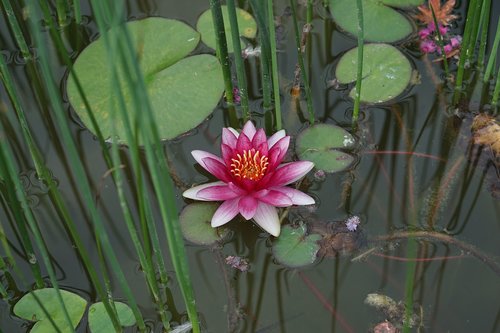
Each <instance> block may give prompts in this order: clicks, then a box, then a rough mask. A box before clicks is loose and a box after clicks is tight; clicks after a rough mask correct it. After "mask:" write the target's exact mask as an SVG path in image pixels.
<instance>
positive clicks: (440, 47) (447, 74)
mask: <svg viewBox="0 0 500 333" xmlns="http://www.w3.org/2000/svg"><path fill="white" fill-rule="evenodd" d="M429 7H430V8H431V12H432V20H433V21H434V26H435V27H436V33H437V35H438V46H439V49H440V50H441V57H442V58H443V59H442V60H443V65H444V73H445V74H446V78H448V77H449V75H450V73H449V71H448V60H447V59H446V53H445V52H444V42H443V36H442V35H441V31H439V22H438V20H437V18H436V13H435V12H434V7H432V4H431V3H430V2H429Z"/></svg>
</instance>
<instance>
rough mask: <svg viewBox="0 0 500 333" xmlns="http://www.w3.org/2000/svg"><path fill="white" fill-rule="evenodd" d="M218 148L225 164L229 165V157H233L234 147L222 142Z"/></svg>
mask: <svg viewBox="0 0 500 333" xmlns="http://www.w3.org/2000/svg"><path fill="white" fill-rule="evenodd" d="M235 147H236V145H235ZM220 150H221V155H222V159H223V160H224V163H225V164H226V166H229V165H231V158H233V155H234V149H233V148H232V147H230V146H228V145H226V144H224V143H223V144H221V146H220Z"/></svg>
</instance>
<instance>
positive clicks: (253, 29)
mask: <svg viewBox="0 0 500 333" xmlns="http://www.w3.org/2000/svg"><path fill="white" fill-rule="evenodd" d="M221 8H222V18H223V20H224V31H225V33H226V42H227V51H228V52H229V53H233V52H234V50H233V39H232V38H231V27H230V25H229V17H228V15H227V7H226V6H221ZM236 18H237V19H238V31H239V32H240V37H245V38H248V39H253V38H255V35H256V34H257V23H256V22H255V19H254V18H253V16H252V15H250V13H248V12H247V11H244V10H243V9H241V8H236ZM196 30H198V31H199V32H200V34H201V40H202V41H203V43H205V44H207V45H208V46H209V47H211V48H212V49H214V50H215V48H216V45H217V44H216V43H215V32H214V23H213V20H212V13H211V11H210V9H209V10H207V11H205V12H203V14H201V16H200V17H199V18H198V22H197V23H196ZM240 44H241V48H244V47H245V43H244V41H243V40H240Z"/></svg>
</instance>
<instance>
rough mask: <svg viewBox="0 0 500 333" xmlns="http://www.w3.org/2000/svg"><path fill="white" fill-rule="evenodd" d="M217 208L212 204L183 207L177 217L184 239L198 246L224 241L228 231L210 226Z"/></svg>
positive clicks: (197, 203)
mask: <svg viewBox="0 0 500 333" xmlns="http://www.w3.org/2000/svg"><path fill="white" fill-rule="evenodd" d="M217 208H219V205H218V204H217V203H213V202H195V203H192V204H189V205H187V206H186V207H184V209H183V210H182V212H181V214H180V216H179V222H180V224H181V231H182V234H183V235H184V238H186V239H187V240H188V241H190V242H193V243H195V244H199V245H212V244H214V243H216V242H218V241H220V240H222V239H224V237H226V236H227V234H228V232H229V229H227V228H225V227H218V228H212V226H211V225H210V222H211V220H212V216H214V213H215V211H216V210H217Z"/></svg>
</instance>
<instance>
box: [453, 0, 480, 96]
mask: <svg viewBox="0 0 500 333" xmlns="http://www.w3.org/2000/svg"><path fill="white" fill-rule="evenodd" d="M478 1H480V0H471V2H470V3H469V8H468V10H467V15H466V16H465V17H466V19H465V29H464V35H463V37H464V38H463V40H462V49H461V50H460V60H459V62H458V70H457V77H456V81H455V82H456V83H455V91H454V93H453V104H454V105H456V104H457V103H458V101H459V100H460V94H461V91H462V82H463V79H464V74H465V67H466V60H467V59H469V58H470V53H471V48H470V45H471V44H472V43H474V45H475V41H472V42H471V37H472V36H471V35H472V31H473V30H474V29H473V23H474V17H475V16H476V13H477V11H478V9H480V6H478V3H479V2H478ZM478 7H479V8H478Z"/></svg>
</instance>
